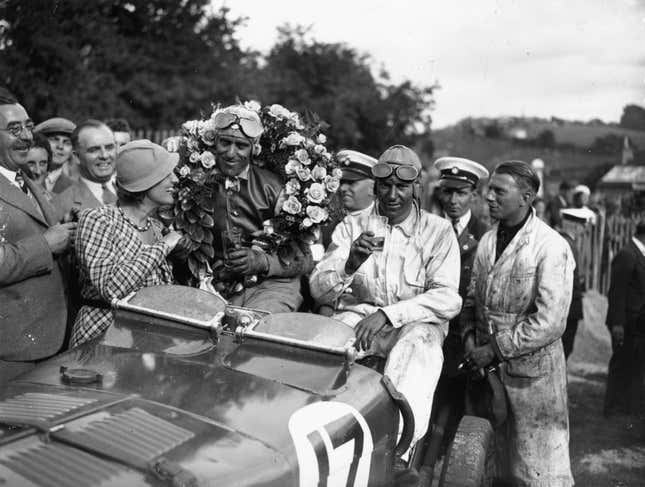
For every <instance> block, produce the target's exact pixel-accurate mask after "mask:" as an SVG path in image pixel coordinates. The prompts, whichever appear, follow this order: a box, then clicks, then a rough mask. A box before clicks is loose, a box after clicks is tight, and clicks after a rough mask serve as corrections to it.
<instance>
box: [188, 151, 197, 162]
mask: <svg viewBox="0 0 645 487" xmlns="http://www.w3.org/2000/svg"><path fill="white" fill-rule="evenodd" d="M188 160H189V161H190V162H192V163H193V164H194V163H196V162H199V160H200V155H199V154H198V153H197V152H191V153H190V156H188Z"/></svg>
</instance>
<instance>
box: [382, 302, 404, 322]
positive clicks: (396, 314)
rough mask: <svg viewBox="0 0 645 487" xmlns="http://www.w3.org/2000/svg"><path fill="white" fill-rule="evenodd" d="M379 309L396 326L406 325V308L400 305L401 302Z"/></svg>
mask: <svg viewBox="0 0 645 487" xmlns="http://www.w3.org/2000/svg"><path fill="white" fill-rule="evenodd" d="M403 303H405V301H403ZM379 309H380V310H381V311H383V313H385V316H387V319H388V320H390V323H391V324H392V326H393V327H394V328H401V327H402V326H403V325H405V322H404V321H405V309H404V307H401V306H400V303H396V304H391V305H389V306H384V307H382V308H379Z"/></svg>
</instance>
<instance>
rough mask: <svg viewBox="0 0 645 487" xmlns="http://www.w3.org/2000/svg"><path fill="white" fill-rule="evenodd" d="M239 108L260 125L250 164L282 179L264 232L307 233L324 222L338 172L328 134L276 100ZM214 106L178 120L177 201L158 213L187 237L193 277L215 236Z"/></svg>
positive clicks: (272, 235)
mask: <svg viewBox="0 0 645 487" xmlns="http://www.w3.org/2000/svg"><path fill="white" fill-rule="evenodd" d="M244 107H245V108H247V109H249V110H252V111H254V112H256V113H258V115H259V116H260V120H261V121H262V125H263V127H264V132H263V134H262V136H261V137H260V141H259V144H260V147H261V149H260V153H259V156H255V157H254V159H253V160H252V164H254V165H256V166H258V167H264V168H266V169H268V170H270V171H272V172H274V173H276V174H278V175H280V176H281V177H282V180H283V181H284V188H283V194H282V199H281V200H280V201H279V203H278V204H279V212H278V214H277V215H276V217H275V218H273V219H272V220H271V221H270V222H267V223H266V224H265V229H264V232H263V233H264V236H265V237H266V238H267V239H269V240H272V241H274V242H276V241H284V240H287V239H300V238H301V237H302V235H303V233H309V234H311V233H312V232H314V231H315V230H316V228H317V227H318V226H319V225H321V224H324V223H326V222H327V221H329V219H330V205H331V204H332V202H333V196H334V194H335V193H336V191H338V188H339V186H340V177H341V174H342V172H341V169H340V168H339V167H338V162H337V161H336V158H335V155H334V154H332V153H331V152H329V151H328V150H327V148H326V146H325V144H326V142H327V138H326V136H325V135H324V134H323V133H322V132H321V124H320V123H318V122H317V121H316V120H315V119H314V120H309V119H308V120H305V121H303V118H302V117H301V116H300V115H299V114H297V113H295V112H292V111H290V110H287V109H286V108H284V107H283V106H281V105H276V104H274V105H270V106H264V107H262V106H261V105H260V104H259V103H258V102H255V101H249V102H246V103H244ZM218 110H220V108H219V107H218V106H214V107H213V113H212V115H211V117H210V118H208V119H202V120H191V121H188V122H185V123H184V124H183V125H182V137H181V141H180V143H179V147H178V150H177V151H178V152H179V154H180V162H179V165H178V167H177V172H178V176H179V182H178V183H177V186H176V191H177V192H176V201H175V204H174V206H173V207H171V208H169V209H167V210H165V211H164V212H162V213H161V216H162V217H163V218H164V219H165V220H167V221H170V222H172V223H173V224H174V226H175V228H176V229H177V230H179V231H182V232H183V233H184V234H185V235H187V236H188V237H189V239H188V240H189V241H188V243H187V247H188V267H189V269H190V272H191V274H192V275H193V276H194V277H195V278H198V279H199V278H200V277H202V276H203V275H204V273H205V272H206V271H207V270H208V267H209V265H210V263H211V262H212V260H213V259H214V257H215V250H214V248H213V242H214V239H215V238H219V235H213V227H214V226H215V221H214V218H216V215H214V210H215V208H214V205H213V193H214V191H215V190H216V188H217V185H219V184H222V183H221V179H219V180H218V178H217V175H218V174H219V171H218V170H217V166H216V161H215V154H214V151H215V143H216V135H217V132H216V129H215V125H214V123H213V119H214V117H215V115H216V114H217V112H218ZM310 118H311V117H310Z"/></svg>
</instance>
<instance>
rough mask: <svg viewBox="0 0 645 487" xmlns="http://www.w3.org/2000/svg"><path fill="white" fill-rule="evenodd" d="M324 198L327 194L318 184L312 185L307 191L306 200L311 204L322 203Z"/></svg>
mask: <svg viewBox="0 0 645 487" xmlns="http://www.w3.org/2000/svg"><path fill="white" fill-rule="evenodd" d="M325 196H327V192H326V191H325V187H324V186H323V185H322V184H320V183H313V184H312V185H311V186H309V189H308V190H307V199H308V200H309V201H311V202H312V203H316V204H317V203H322V200H324V199H325Z"/></svg>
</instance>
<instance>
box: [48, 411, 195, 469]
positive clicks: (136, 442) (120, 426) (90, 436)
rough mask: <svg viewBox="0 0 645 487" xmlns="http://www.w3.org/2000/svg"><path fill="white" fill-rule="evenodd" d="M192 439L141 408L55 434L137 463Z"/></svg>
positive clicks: (189, 435) (177, 427)
mask: <svg viewBox="0 0 645 487" xmlns="http://www.w3.org/2000/svg"><path fill="white" fill-rule="evenodd" d="M193 436H195V434H194V433H193V432H192V431H189V430H186V429H184V428H181V427H179V426H176V425H174V424H172V423H170V422H168V421H166V420H164V419H161V418H159V417H157V416H154V415H152V414H150V413H148V412H146V411H144V410H143V409H140V408H132V409H129V410H128V411H125V412H123V413H119V414H115V415H113V416H110V417H108V418H105V419H100V420H97V421H92V422H91V423H89V424H87V425H84V426H82V427H80V428H78V429H76V428H75V429H74V431H65V430H61V431H58V432H56V434H55V435H54V437H58V438H61V437H66V438H67V439H69V440H71V441H73V442H74V443H75V444H77V445H85V446H87V447H90V448H91V449H93V450H95V451H104V452H106V453H108V452H109V453H110V454H113V455H114V456H115V457H117V458H123V457H125V458H131V459H133V460H136V461H139V462H149V461H150V460H152V459H154V458H156V457H158V456H160V455H163V454H164V453H166V452H168V451H170V450H172V449H173V448H175V447H177V446H179V445H181V444H182V443H184V442H186V441H188V440H190V439H191V438H192V437H193Z"/></svg>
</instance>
